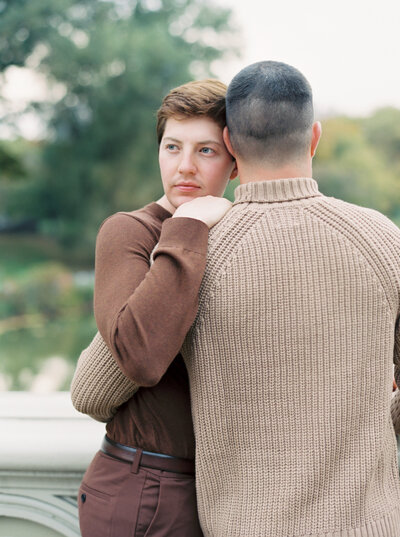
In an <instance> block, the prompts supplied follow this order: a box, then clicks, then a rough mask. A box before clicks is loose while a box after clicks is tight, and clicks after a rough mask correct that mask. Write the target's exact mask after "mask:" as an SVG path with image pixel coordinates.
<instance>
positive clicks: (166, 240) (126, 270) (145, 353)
mask: <svg viewBox="0 0 400 537" xmlns="http://www.w3.org/2000/svg"><path fill="white" fill-rule="evenodd" d="M150 235H151V233H150V234H149V228H148V226H147V225H146V224H143V222H140V221H138V220H137V219H136V218H134V217H132V216H131V215H129V214H128V213H126V214H118V215H115V216H114V217H112V218H110V219H108V220H107V221H106V222H105V223H104V225H103V226H102V228H101V230H100V232H99V235H98V240H97V246H96V280H95V301H94V309H95V316H96V321H97V325H98V328H99V331H100V333H101V335H102V336H103V338H104V341H105V342H106V344H107V346H108V347H109V348H110V350H111V352H112V354H113V356H114V359H115V361H116V363H117V364H118V366H119V367H120V369H121V370H122V372H123V373H124V374H125V375H126V376H127V377H128V378H130V379H131V380H132V381H134V382H135V383H136V384H137V385H139V386H153V385H155V384H157V383H158V381H159V380H160V379H161V377H162V376H163V374H164V373H165V371H166V370H167V368H168V366H169V365H170V363H171V362H172V360H173V359H174V358H175V356H176V355H177V354H178V352H179V350H180V347H181V345H182V342H183V340H184V337H185V335H186V332H187V331H188V329H189V328H190V326H191V324H192V323H193V321H194V318H195V316H196V312H197V306H198V298H197V296H198V292H199V288H200V283H201V280H202V276H203V273H204V269H205V262H206V253H207V241H208V227H207V225H206V224H204V223H203V222H201V221H199V220H195V219H192V218H170V219H167V220H165V221H164V223H163V225H162V229H161V234H160V237H159V241H158V247H157V249H156V251H155V253H154V262H153V265H152V266H151V268H150V269H149V257H150V254H151V251H152V249H153V248H152V247H150V243H151V240H150Z"/></svg>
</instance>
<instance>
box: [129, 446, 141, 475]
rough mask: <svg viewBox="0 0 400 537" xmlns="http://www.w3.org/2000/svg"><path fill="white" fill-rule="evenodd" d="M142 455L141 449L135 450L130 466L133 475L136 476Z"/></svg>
mask: <svg viewBox="0 0 400 537" xmlns="http://www.w3.org/2000/svg"><path fill="white" fill-rule="evenodd" d="M142 453H143V449H141V448H137V449H136V453H135V456H134V458H133V461H132V466H131V472H132V473H133V474H137V473H138V471H139V466H140V461H141V459H142Z"/></svg>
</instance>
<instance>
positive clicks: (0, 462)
mask: <svg viewBox="0 0 400 537" xmlns="http://www.w3.org/2000/svg"><path fill="white" fill-rule="evenodd" d="M0 431H1V433H0V434H1V442H0V537H27V536H29V537H80V531H79V524H78V508H77V492H78V488H79V484H80V482H81V479H82V476H83V473H84V472H85V469H86V468H87V466H88V465H89V463H90V461H91V459H92V457H93V455H94V454H95V452H96V451H97V450H98V448H99V445H100V442H101V439H102V437H103V435H104V424H102V423H97V422H95V421H93V420H91V419H90V418H88V417H86V416H83V415H82V414H79V413H78V412H76V411H75V410H74V409H73V407H72V404H71V402H70V398H69V394H68V393H65V392H64V393H54V394H52V395H46V396H39V395H35V394H30V393H26V392H5V393H0Z"/></svg>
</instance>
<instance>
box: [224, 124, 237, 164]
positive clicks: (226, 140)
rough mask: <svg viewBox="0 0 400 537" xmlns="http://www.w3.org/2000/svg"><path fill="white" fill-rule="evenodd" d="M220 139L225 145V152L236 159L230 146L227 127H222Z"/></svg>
mask: <svg viewBox="0 0 400 537" xmlns="http://www.w3.org/2000/svg"><path fill="white" fill-rule="evenodd" d="M222 138H223V139H224V143H225V145H226V148H227V150H228V151H229V153H230V154H231V155H232V157H233V158H234V159H236V155H235V152H234V150H233V147H232V144H231V137H230V136H229V131H228V127H224V130H223V131H222Z"/></svg>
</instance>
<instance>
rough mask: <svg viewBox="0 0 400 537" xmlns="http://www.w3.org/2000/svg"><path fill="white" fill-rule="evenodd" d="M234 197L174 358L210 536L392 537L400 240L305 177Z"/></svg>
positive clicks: (397, 523) (397, 499) (392, 229)
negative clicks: (186, 386) (181, 376)
mask: <svg viewBox="0 0 400 537" xmlns="http://www.w3.org/2000/svg"><path fill="white" fill-rule="evenodd" d="M235 195H236V199H235V203H234V206H233V209H232V210H231V211H230V212H229V213H228V214H227V216H226V217H225V218H224V219H223V220H222V221H221V222H220V223H219V224H218V225H217V226H215V227H214V228H213V229H212V231H211V234H210V239H209V255H208V261H207V268H206V272H205V276H204V279H203V283H202V287H201V290H200V306H199V311H198V315H197V318H196V321H195V323H194V324H193V326H192V328H191V330H190V332H189V334H188V336H187V338H186V340H185V343H184V346H183V349H182V353H183V355H184V358H185V362H186V365H187V367H188V371H189V378H190V385H191V396H192V410H193V419H194V427H195V436H196V465H197V470H196V480H197V491H198V505H199V513H200V519H201V523H202V527H203V531H204V533H205V536H206V537H306V536H307V537H399V536H400V483H399V477H398V469H397V457H396V442H395V435H394V431H393V425H392V422H391V418H390V403H391V395H392V394H391V389H392V379H393V352H394V341H395V325H396V320H397V319H398V316H399V303H400V300H399V297H400V231H399V229H398V228H397V227H396V226H395V225H394V224H392V223H391V222H390V221H389V220H388V219H387V218H386V217H384V216H383V215H381V214H379V213H377V212H376V211H373V210H370V209H364V208H361V207H357V206H354V205H351V204H348V203H345V202H343V201H340V200H336V199H333V198H327V197H325V196H323V195H321V194H320V193H319V192H318V187H317V184H316V182H315V181H314V180H312V179H310V178H294V179H284V180H275V181H266V182H261V183H249V184H246V185H241V186H239V187H238V189H237V190H236V192H235ZM398 343H399V337H398V336H397V344H398ZM395 355H397V356H398V357H400V353H399V348H398V346H397V347H396V349H395Z"/></svg>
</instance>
